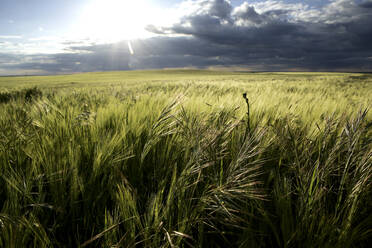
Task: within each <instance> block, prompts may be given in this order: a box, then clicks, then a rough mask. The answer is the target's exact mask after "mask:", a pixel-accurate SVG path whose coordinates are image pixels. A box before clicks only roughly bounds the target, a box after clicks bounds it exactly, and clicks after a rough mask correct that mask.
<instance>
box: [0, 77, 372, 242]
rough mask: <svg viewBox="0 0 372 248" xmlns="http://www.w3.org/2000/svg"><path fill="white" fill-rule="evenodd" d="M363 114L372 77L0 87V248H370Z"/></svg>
mask: <svg viewBox="0 0 372 248" xmlns="http://www.w3.org/2000/svg"><path fill="white" fill-rule="evenodd" d="M243 94H244V96H245V98H244V97H243ZM371 107H372V74H357V73H353V74H352V73H300V72H298V73H297V72H296V73H247V72H223V71H202V70H200V71H199V70H162V71H130V72H104V73H83V74H74V75H60V76H32V77H0V247H12V248H18V247H35V248H36V247H38V248H44V247H171V248H173V247H370V246H369V245H370V243H369V242H370V241H371V239H372V200H371V199H372V110H370V108H371Z"/></svg>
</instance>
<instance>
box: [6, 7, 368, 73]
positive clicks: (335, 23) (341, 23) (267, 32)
mask: <svg viewBox="0 0 372 248" xmlns="http://www.w3.org/2000/svg"><path fill="white" fill-rule="evenodd" d="M191 4H192V7H193V8H192V9H193V10H194V11H192V12H191V13H188V14H187V15H185V16H183V17H181V18H180V19H179V21H178V22H177V23H173V24H172V25H170V26H168V27H157V26H148V27H147V28H148V30H150V31H151V32H153V33H156V34H158V35H159V36H158V37H153V38H148V39H142V40H135V41H131V42H132V47H133V50H134V54H133V55H131V54H130V53H129V50H128V44H127V41H123V42H118V43H115V44H107V45H86V46H77V45H75V44H74V43H73V42H70V43H69V45H70V47H69V49H68V50H66V53H62V54H54V55H45V56H44V57H42V56H41V57H40V56H39V57H34V58H31V59H28V61H22V59H23V60H24V58H20V57H16V58H12V61H13V62H14V61H17V60H18V61H19V63H10V64H6V65H4V66H0V67H1V68H3V69H4V68H7V69H9V70H11V69H24V70H42V71H45V72H49V73H61V72H75V71H102V70H127V69H154V68H165V67H189V66H195V67H208V66H216V65H217V66H241V67H247V68H251V69H253V70H293V69H299V70H315V71H318V70H325V71H327V70H328V71H334V70H339V71H342V70H348V71H350V70H354V71H372V25H371V23H372V11H371V7H372V1H371V0H368V1H352V0H336V1H332V2H331V3H330V4H328V5H326V6H324V7H323V8H322V9H315V8H310V7H308V6H306V5H304V4H288V3H285V2H282V1H272V0H270V1H264V2H259V3H254V4H250V3H249V2H245V3H243V4H242V5H241V6H239V7H236V8H233V6H232V5H231V4H230V2H229V1H226V0H197V1H193V2H191ZM6 56H8V57H9V56H10V55H6V54H0V61H2V60H4V58H5V57H6ZM8 59H9V58H8ZM42 59H43V60H44V61H48V63H44V62H41V61H42Z"/></svg>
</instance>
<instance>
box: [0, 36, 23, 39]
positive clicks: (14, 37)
mask: <svg viewBox="0 0 372 248" xmlns="http://www.w3.org/2000/svg"><path fill="white" fill-rule="evenodd" d="M0 39H22V36H20V35H0Z"/></svg>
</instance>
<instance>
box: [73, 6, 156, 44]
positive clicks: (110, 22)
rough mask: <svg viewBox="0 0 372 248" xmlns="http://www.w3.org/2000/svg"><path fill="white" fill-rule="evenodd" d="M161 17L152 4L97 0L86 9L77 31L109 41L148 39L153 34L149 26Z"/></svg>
mask: <svg viewBox="0 0 372 248" xmlns="http://www.w3.org/2000/svg"><path fill="white" fill-rule="evenodd" d="M158 18H159V11H157V9H156V8H155V7H154V6H152V4H151V2H150V1H144V0H94V1H93V2H91V3H90V4H88V5H87V6H86V7H85V8H84V9H83V11H82V14H81V16H80V20H79V21H78V22H77V25H76V31H77V32H78V34H79V35H80V36H84V37H89V38H92V39H97V40H100V41H105V42H115V41H119V40H132V39H138V38H146V37H148V36H151V33H149V32H148V31H146V29H145V27H146V26H147V25H149V24H152V23H153V22H154V21H156V20H157V19H158Z"/></svg>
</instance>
